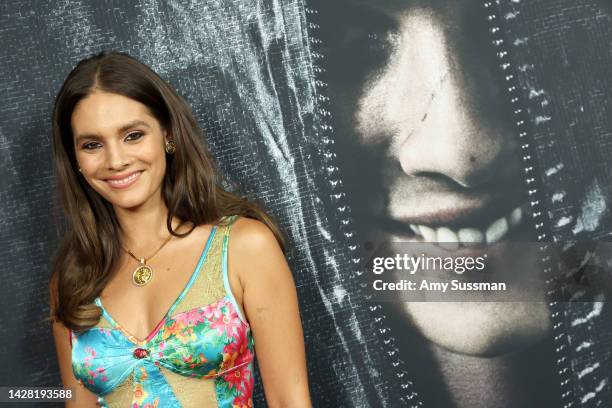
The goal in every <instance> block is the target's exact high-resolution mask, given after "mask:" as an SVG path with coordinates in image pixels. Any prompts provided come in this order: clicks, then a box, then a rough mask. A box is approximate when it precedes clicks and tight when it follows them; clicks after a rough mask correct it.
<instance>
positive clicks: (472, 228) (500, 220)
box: [390, 206, 528, 251]
mask: <svg viewBox="0 0 612 408" xmlns="http://www.w3.org/2000/svg"><path fill="white" fill-rule="evenodd" d="M525 208H526V206H518V207H516V208H514V209H512V210H510V211H508V212H507V213H505V214H502V215H501V216H497V217H496V218H493V219H492V220H491V221H487V223H483V222H482V220H477V221H478V225H470V223H469V222H466V223H461V224H460V225H459V226H455V227H452V226H449V225H441V224H440V223H438V222H436V223H435V224H433V225H432V224H426V223H418V222H415V221H416V220H414V219H411V220H410V221H407V220H397V221H396V222H393V227H392V229H391V230H390V232H392V234H393V235H395V237H396V238H398V239H399V240H400V241H404V240H405V241H407V242H421V243H432V244H434V245H436V246H438V247H440V248H441V249H444V250H450V251H456V250H460V249H464V248H465V249H467V248H471V249H475V248H477V247H483V245H486V246H487V247H490V246H491V245H494V244H496V243H498V242H500V241H502V240H505V239H506V238H509V235H512V236H513V238H516V237H517V233H518V235H519V236H521V237H522V238H527V239H528V237H527V236H525V232H526V231H525V228H523V226H524V222H523V221H524V219H525V212H526V210H525ZM472 220H473V221H476V219H475V218H472ZM475 223H476V222H474V224H475ZM455 225H456V223H455ZM401 226H403V228H400V227H401ZM408 228H409V229H410V230H411V231H412V234H408V235H406V233H405V232H402V231H401V230H404V231H407V230H408ZM515 232H517V233H515Z"/></svg>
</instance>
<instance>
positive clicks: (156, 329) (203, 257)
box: [94, 225, 218, 346]
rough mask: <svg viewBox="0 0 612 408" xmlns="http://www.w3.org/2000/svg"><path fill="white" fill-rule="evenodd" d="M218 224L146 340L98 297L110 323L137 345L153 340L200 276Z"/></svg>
mask: <svg viewBox="0 0 612 408" xmlns="http://www.w3.org/2000/svg"><path fill="white" fill-rule="evenodd" d="M217 228H218V226H217V225H214V226H213V227H212V229H211V231H210V234H209V235H208V239H207V240H206V244H205V245H204V248H203V249H202V254H201V255H200V259H199V260H198V263H197V264H196V267H195V269H194V271H193V272H192V273H191V277H190V278H189V280H188V281H187V284H186V285H185V287H184V288H183V290H182V291H181V292H180V293H179V295H178V296H177V298H176V299H175V300H174V302H173V303H172V305H171V306H170V307H169V308H168V311H167V312H166V313H165V314H164V316H163V317H162V319H161V320H160V321H159V323H157V325H156V326H155V327H154V328H153V330H152V331H151V332H150V333H149V334H148V335H147V337H145V338H144V340H140V339H138V338H137V337H136V336H134V335H133V334H132V333H130V332H128V331H127V330H125V329H124V328H123V327H122V326H121V325H120V324H119V323H117V321H116V320H115V319H113V317H112V316H111V315H110V313H108V311H107V310H106V308H105V307H104V305H102V300H101V299H100V297H99V296H98V297H96V299H95V300H94V301H95V303H96V305H98V307H99V308H100V309H102V315H103V316H104V317H105V318H106V320H108V321H109V322H110V324H111V325H112V326H113V328H115V329H117V330H119V332H120V333H121V334H122V335H123V336H124V337H125V338H127V340H129V341H130V342H132V343H134V344H135V345H138V346H143V345H145V344H147V343H148V342H149V341H151V339H152V338H153V337H155V335H156V334H157V332H159V330H160V329H161V327H162V326H163V325H164V323H165V322H166V320H167V319H168V317H170V316H172V312H173V311H174V309H175V308H176V307H177V306H178V304H179V303H180V301H181V300H182V299H183V298H184V297H185V295H186V294H187V292H188V291H189V289H190V288H191V286H192V285H193V282H194V281H195V280H196V278H197V277H198V275H199V274H200V270H201V269H202V264H203V263H204V261H205V260H206V258H207V254H208V249H209V247H210V244H211V242H212V239H213V236H214V235H215V232H216V231H217Z"/></svg>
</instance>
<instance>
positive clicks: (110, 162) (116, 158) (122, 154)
mask: <svg viewBox="0 0 612 408" xmlns="http://www.w3.org/2000/svg"><path fill="white" fill-rule="evenodd" d="M105 150H106V152H105V153H106V156H105V158H106V167H107V169H108V170H121V169H123V168H124V167H126V166H127V165H129V158H128V154H127V152H126V151H125V149H124V148H123V147H122V146H121V144H120V143H108V144H107V146H106V149H105Z"/></svg>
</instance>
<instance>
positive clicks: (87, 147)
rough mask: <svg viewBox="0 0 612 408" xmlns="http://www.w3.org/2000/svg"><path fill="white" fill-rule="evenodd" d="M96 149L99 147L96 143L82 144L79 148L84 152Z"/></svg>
mask: <svg viewBox="0 0 612 408" xmlns="http://www.w3.org/2000/svg"><path fill="white" fill-rule="evenodd" d="M98 147H100V143H98V142H87V143H85V144H83V146H81V148H82V149H84V150H94V149H97V148H98Z"/></svg>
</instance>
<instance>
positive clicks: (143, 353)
mask: <svg viewBox="0 0 612 408" xmlns="http://www.w3.org/2000/svg"><path fill="white" fill-rule="evenodd" d="M148 355H149V350H147V349H143V348H137V349H136V350H134V357H136V358H145V357H146V356H148Z"/></svg>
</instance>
